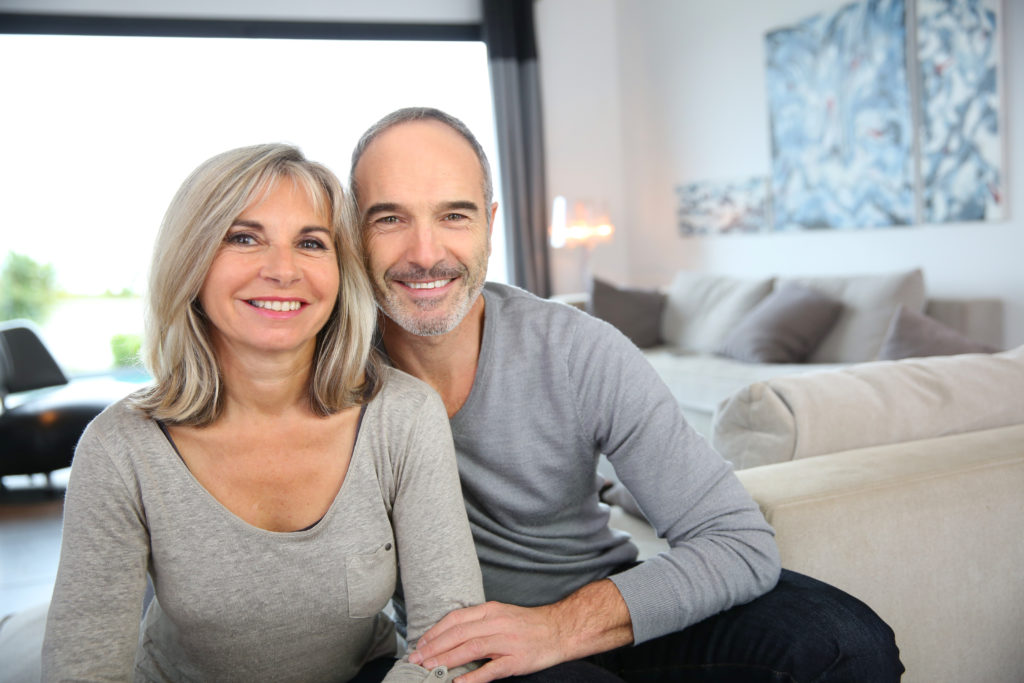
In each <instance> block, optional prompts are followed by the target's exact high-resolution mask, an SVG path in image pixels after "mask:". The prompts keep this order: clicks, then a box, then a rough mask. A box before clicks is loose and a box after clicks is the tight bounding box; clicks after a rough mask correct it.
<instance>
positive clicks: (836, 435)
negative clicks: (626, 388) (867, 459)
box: [711, 346, 1024, 469]
mask: <svg viewBox="0 0 1024 683" xmlns="http://www.w3.org/2000/svg"><path fill="white" fill-rule="evenodd" d="M1018 423H1024V346H1021V347H1019V348H1016V349H1013V350H1010V351H1004V352H1002V353H997V354H992V355H986V354H966V355H960V356H941V357H931V358H908V359H905V360H899V361H877V362H873V363H861V364H858V365H854V366H851V367H848V368H845V369H842V370H834V371H823V372H810V373H805V374H801V375H793V376H788V377H776V378H772V379H769V380H766V381H764V382H757V383H754V384H751V385H750V386H748V387H745V388H743V389H741V390H739V391H738V392H736V393H735V394H733V395H732V396H731V397H730V398H728V399H726V400H725V401H724V402H723V403H722V404H721V406H719V409H718V411H717V412H716V414H715V417H714V421H713V425H712V438H711V441H712V444H713V445H714V446H715V447H716V448H717V449H718V450H719V452H720V453H721V454H722V455H723V456H724V457H725V458H726V459H727V460H730V461H732V463H733V464H734V466H735V467H736V468H737V469H742V468H746V467H755V466H758V465H764V464H769V463H777V462H784V461H786V460H794V459H797V458H806V457H810V456H815V455H822V454H825V453H834V452H837V451H845V450H849V449H853V448H864V447H868V446H877V445H882V444H889V443H902V442H905V441H913V440H916V439H927V438H931V437H937V436H944V435H946V434H960V433H963V432H970V431H975V430H979V429H990V428H994V427H1003V426H1006V425H1011V424H1018Z"/></svg>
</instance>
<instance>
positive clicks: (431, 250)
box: [406, 224, 445, 268]
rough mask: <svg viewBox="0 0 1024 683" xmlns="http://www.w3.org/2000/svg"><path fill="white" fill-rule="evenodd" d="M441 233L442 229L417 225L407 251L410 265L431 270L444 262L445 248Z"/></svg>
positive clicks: (412, 232) (411, 234)
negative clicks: (440, 262) (436, 264)
mask: <svg viewBox="0 0 1024 683" xmlns="http://www.w3.org/2000/svg"><path fill="white" fill-rule="evenodd" d="M440 231H441V228H438V227H437V226H434V225H429V224H420V225H417V226H415V228H414V229H413V230H412V231H410V236H409V239H410V242H409V245H408V248H407V251H406V258H407V259H408V260H409V262H410V263H415V264H416V265H418V266H422V267H423V268H430V267H432V266H433V265H434V264H435V263H437V262H439V261H443V260H444V257H445V247H444V244H443V243H442V240H441V234H440Z"/></svg>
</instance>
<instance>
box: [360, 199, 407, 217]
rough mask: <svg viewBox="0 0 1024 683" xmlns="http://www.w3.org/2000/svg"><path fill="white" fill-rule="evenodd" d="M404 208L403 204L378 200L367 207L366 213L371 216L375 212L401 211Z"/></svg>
mask: <svg viewBox="0 0 1024 683" xmlns="http://www.w3.org/2000/svg"><path fill="white" fill-rule="evenodd" d="M401 208H402V206H401V204H398V203H396V202H378V203H376V204H373V205H371V206H368V207H367V208H366V212H365V215H367V216H369V215H370V214H374V213H383V212H386V211H399V210H400V209H401Z"/></svg>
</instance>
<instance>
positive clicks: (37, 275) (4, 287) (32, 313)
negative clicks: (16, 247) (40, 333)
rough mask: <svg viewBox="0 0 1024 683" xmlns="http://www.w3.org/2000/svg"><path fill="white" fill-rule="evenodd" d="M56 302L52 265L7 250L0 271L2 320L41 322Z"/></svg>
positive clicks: (0, 317)
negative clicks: (17, 319) (22, 319)
mask: <svg viewBox="0 0 1024 683" xmlns="http://www.w3.org/2000/svg"><path fill="white" fill-rule="evenodd" d="M56 301H57V284H56V274H55V273H54V270H53V266H51V265H49V264H46V265H43V264H39V263H36V262H35V261H33V260H32V259H31V258H29V257H28V256H25V255H23V254H17V253H15V252H13V251H12V252H8V253H7V258H5V259H4V265H3V270H0V320H10V319H12V318H28V319H29V320H33V321H35V322H37V323H42V322H44V321H45V320H46V317H47V316H48V315H49V314H50V311H51V310H52V308H53V305H54V303H56Z"/></svg>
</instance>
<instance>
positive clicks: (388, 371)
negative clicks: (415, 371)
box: [375, 365, 436, 401]
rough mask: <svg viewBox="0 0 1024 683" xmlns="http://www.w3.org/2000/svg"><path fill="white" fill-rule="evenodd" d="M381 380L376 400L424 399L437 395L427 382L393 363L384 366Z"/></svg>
mask: <svg viewBox="0 0 1024 683" xmlns="http://www.w3.org/2000/svg"><path fill="white" fill-rule="evenodd" d="M380 381H381V389H380V393H379V394H378V395H377V399H375V400H378V399H384V400H388V401H423V400H424V399H426V398H428V397H429V396H430V395H432V394H433V395H436V392H435V391H434V390H433V389H432V388H431V387H430V385H428V384H427V383H426V382H424V381H423V380H420V379H417V378H416V377H413V376H412V375H410V374H409V373H407V372H403V371H401V370H399V369H398V368H396V367H394V366H391V365H385V366H384V369H383V371H382V372H381V379H380Z"/></svg>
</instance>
